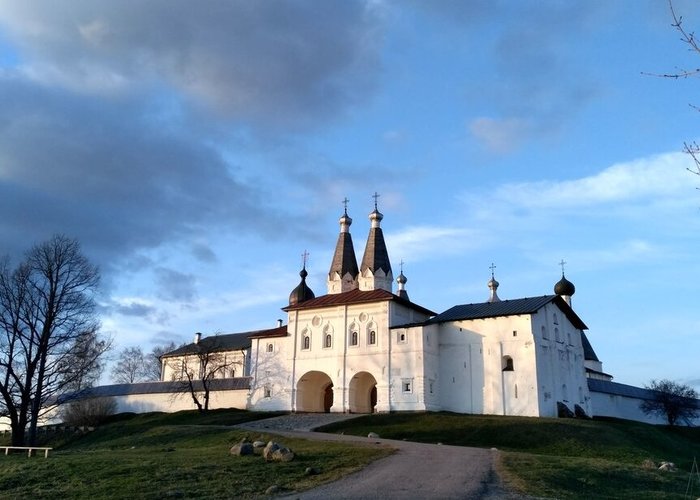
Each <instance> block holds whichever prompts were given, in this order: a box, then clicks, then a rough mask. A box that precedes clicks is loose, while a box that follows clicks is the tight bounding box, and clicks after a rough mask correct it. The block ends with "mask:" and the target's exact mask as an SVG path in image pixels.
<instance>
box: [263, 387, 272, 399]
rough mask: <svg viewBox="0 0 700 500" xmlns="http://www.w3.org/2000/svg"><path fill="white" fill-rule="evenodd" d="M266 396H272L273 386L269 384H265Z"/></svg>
mask: <svg viewBox="0 0 700 500" xmlns="http://www.w3.org/2000/svg"><path fill="white" fill-rule="evenodd" d="M264 397H266V398H271V397H272V388H271V387H270V386H269V385H266V386H265V392H264Z"/></svg>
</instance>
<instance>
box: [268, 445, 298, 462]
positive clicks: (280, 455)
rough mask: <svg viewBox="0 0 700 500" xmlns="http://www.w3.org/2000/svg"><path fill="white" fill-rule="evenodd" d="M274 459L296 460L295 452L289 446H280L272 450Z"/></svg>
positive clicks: (276, 460)
mask: <svg viewBox="0 0 700 500" xmlns="http://www.w3.org/2000/svg"><path fill="white" fill-rule="evenodd" d="M272 460H273V461H275V462H291V461H292V460H294V452H293V451H292V450H290V449H289V448H286V447H284V446H280V447H279V449H277V450H275V451H273V452H272Z"/></svg>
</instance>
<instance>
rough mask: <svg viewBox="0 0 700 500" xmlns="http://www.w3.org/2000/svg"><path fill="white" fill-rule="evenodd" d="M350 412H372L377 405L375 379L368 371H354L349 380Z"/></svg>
mask: <svg viewBox="0 0 700 500" xmlns="http://www.w3.org/2000/svg"><path fill="white" fill-rule="evenodd" d="M349 389H350V391H349V400H350V401H349V402H350V412H351V413H373V412H374V407H375V406H377V380H376V379H375V378H374V377H373V376H372V374H371V373H368V372H359V373H356V374H355V375H354V376H353V377H352V379H351V380H350V387H349Z"/></svg>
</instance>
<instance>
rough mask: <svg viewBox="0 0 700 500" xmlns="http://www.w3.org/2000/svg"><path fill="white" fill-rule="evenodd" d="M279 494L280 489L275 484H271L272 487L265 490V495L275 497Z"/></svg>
mask: <svg viewBox="0 0 700 500" xmlns="http://www.w3.org/2000/svg"><path fill="white" fill-rule="evenodd" d="M279 492H280V487H279V486H277V485H276V484H273V485H272V486H270V487H269V488H268V489H266V490H265V494H266V495H276V494H277V493H279Z"/></svg>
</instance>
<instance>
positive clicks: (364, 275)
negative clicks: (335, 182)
mask: <svg viewBox="0 0 700 500" xmlns="http://www.w3.org/2000/svg"><path fill="white" fill-rule="evenodd" d="M373 198H374V210H373V211H372V213H371V214H369V220H370V222H371V227H370V230H369V236H368V237H367V246H366V247H365V254H364V256H363V257H362V265H361V266H360V280H359V281H360V290H376V289H378V288H381V289H384V290H386V291H388V292H391V287H392V284H393V281H394V276H393V274H392V272H391V263H390V262H389V253H388V252H387V250H386V243H385V242H384V233H382V228H381V227H380V224H381V222H382V219H383V218H384V216H383V215H382V214H381V213H380V212H379V210H378V209H377V199H378V198H379V195H378V194H377V193H374V195H373Z"/></svg>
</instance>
